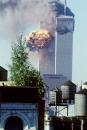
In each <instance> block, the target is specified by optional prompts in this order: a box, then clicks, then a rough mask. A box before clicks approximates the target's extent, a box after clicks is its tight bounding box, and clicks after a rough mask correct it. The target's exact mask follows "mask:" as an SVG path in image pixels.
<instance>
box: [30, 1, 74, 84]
mask: <svg viewBox="0 0 87 130" xmlns="http://www.w3.org/2000/svg"><path fill="white" fill-rule="evenodd" d="M50 4H51V7H52V9H53V11H54V12H55V14H56V15H55V18H54V19H55V22H54V25H55V30H54V31H53V32H52V35H53V39H52V41H51V42H50V44H49V46H48V47H45V48H42V49H39V50H38V51H36V52H38V56H36V54H35V53H36V52H35V51H34V52H31V55H32V56H33V55H34V54H35V56H36V58H35V59H34V62H36V64H38V69H39V71H40V73H41V75H44V76H43V77H45V81H46V79H47V82H48V83H49V82H51V81H52V80H53V82H54V80H55V79H56V81H55V82H56V84H57V83H58V82H61V84H62V83H63V82H65V81H66V80H72V56H73V54H72V53H73V31H74V14H73V13H72V12H71V10H70V9H69V8H68V7H66V11H65V7H64V5H63V4H62V3H61V2H60V1H56V0H55V1H53V2H52V1H51V3H50ZM48 19H49V18H48ZM40 27H41V28H45V29H48V26H47V25H42V24H41V25H40ZM49 77H50V78H49ZM52 77H53V79H52ZM57 77H58V78H57ZM59 77H60V78H59ZM62 77H63V79H61V78H62ZM64 77H65V78H64ZM59 80H60V81H59ZM47 85H48V84H47Z"/></svg>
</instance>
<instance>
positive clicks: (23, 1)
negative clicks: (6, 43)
mask: <svg viewBox="0 0 87 130" xmlns="http://www.w3.org/2000/svg"><path fill="white" fill-rule="evenodd" d="M38 23H40V24H41V27H43V28H44V27H45V26H46V27H47V29H49V30H50V31H52V30H53V29H54V12H53V11H52V9H51V8H50V4H49V3H48V0H0V36H1V37H7V38H14V37H15V36H17V35H18V33H19V32H23V31H25V30H26V29H27V28H30V25H31V24H32V26H33V24H38Z"/></svg>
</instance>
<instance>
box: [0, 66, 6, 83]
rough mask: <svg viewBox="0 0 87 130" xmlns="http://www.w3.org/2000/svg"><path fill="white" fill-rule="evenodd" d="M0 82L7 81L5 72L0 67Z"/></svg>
mask: <svg viewBox="0 0 87 130" xmlns="http://www.w3.org/2000/svg"><path fill="white" fill-rule="evenodd" d="M0 81H7V70H6V69H4V68H3V67H1V66H0Z"/></svg>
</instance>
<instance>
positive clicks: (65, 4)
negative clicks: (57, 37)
mask: <svg viewBox="0 0 87 130" xmlns="http://www.w3.org/2000/svg"><path fill="white" fill-rule="evenodd" d="M66 8H67V2H66V0H65V2H64V15H66Z"/></svg>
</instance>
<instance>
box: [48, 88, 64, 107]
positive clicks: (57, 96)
mask: <svg viewBox="0 0 87 130" xmlns="http://www.w3.org/2000/svg"><path fill="white" fill-rule="evenodd" d="M61 99H62V93H61V91H60V90H59V89H53V90H51V91H49V105H53V106H54V105H59V104H60V103H61Z"/></svg>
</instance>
